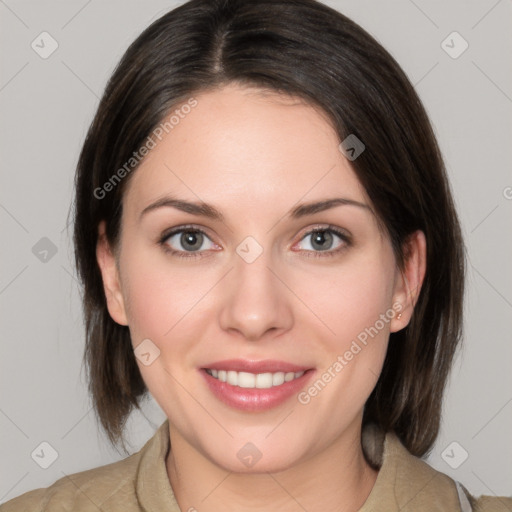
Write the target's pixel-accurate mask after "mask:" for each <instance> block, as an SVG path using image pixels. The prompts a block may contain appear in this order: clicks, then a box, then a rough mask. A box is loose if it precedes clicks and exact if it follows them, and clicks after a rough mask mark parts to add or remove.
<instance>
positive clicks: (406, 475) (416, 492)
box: [0, 420, 512, 512]
mask: <svg viewBox="0 0 512 512" xmlns="http://www.w3.org/2000/svg"><path fill="white" fill-rule="evenodd" d="M362 445H363V449H364V451H365V453H366V455H367V457H368V458H369V459H370V460H372V461H374V462H375V463H376V464H377V465H378V466H379V467H380V470H379V474H378V476H377V480H376V482H375V485H374V487H373V489H372V491H371V493H370V495H369V496H368V499H367V500H366V502H365V503H364V505H363V507H362V508H361V509H360V511H359V512H381V511H382V512H432V511H439V512H454V511H458V512H460V511H462V512H469V511H471V510H473V511H475V512H484V511H485V512H512V498H506V497H501V498H500V497H490V496H482V497H480V498H479V499H474V498H473V497H471V496H470V495H469V494H468V492H467V490H466V489H464V488H463V487H462V486H461V485H460V484H459V483H457V482H455V481H454V480H452V479H451V478H449V477H448V476H446V475H444V474H443V473H440V472H438V471H435V470H434V469H433V468H431V467H430V466H429V465H428V464H427V463H426V462H425V461H423V460H421V459H419V458H417V457H414V456H413V455H411V454H410V453H409V452H408V451H407V449H406V448H405V447H404V446H403V445H402V444H401V442H400V440H399V439H398V437H397V436H396V435H395V434H393V433H388V434H386V436H385V438H384V435H383V434H382V433H381V432H379V431H378V430H377V429H376V428H375V427H374V426H371V425H370V426H366V427H365V429H364V432H363V439H362ZM168 450H169V422H168V420H166V421H165V422H164V423H163V424H162V425H161V426H160V428H159V429H158V430H157V432H156V433H155V435H154V436H153V437H152V438H151V439H149V441H148V442H147V443H146V444H145V445H144V446H143V447H142V449H141V450H140V451H138V452H137V453H134V454H133V455H131V456H129V457H127V458H126V459H124V460H121V461H119V462H115V463H113V464H108V465H106V466H101V467H98V468H95V469H90V470H88V471H82V472H80V473H74V474H72V475H69V476H66V477H63V478H61V479H60V480H58V481H57V482H55V483H54V484H53V485H51V486H50V487H47V488H44V489H36V490H33V491H29V492H27V493H25V494H22V495H21V496H19V497H17V498H14V499H12V500H10V501H8V502H7V503H4V504H3V505H0V512H43V511H44V512H62V511H73V512H98V511H100V510H101V511H103V512H114V511H115V512H140V511H144V512H181V511H180V508H179V507H178V504H177V502H176V499H175V497H174V494H173V490H172V487H171V485H170V482H169V478H168V476H167V471H166V466H165V460H166V456H167V453H168ZM471 505H472V506H473V508H471ZM183 512H186V511H183Z"/></svg>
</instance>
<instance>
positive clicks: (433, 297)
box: [74, 0, 465, 456]
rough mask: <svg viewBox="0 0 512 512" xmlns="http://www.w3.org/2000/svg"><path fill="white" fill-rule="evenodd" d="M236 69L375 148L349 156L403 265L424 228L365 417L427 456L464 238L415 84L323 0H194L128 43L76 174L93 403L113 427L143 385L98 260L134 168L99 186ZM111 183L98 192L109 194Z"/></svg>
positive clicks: (448, 356)
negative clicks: (412, 287)
mask: <svg viewBox="0 0 512 512" xmlns="http://www.w3.org/2000/svg"><path fill="white" fill-rule="evenodd" d="M231 82H236V83H238V84H241V85H250V86H257V87H260V88H263V89H268V90H271V91H276V92H285V93H288V94H292V95H295V96H297V97H300V98H302V99H305V100H306V101H308V102H309V104H312V105H315V106H317V107H320V108H321V109H322V111H323V112H325V113H326V114H327V116H328V118H329V119H330V120H331V121H332V123H333V126H334V127H335V129H336V130H337V133H338V135H339V138H340V141H343V140H344V139H345V138H346V137H347V136H348V135H349V134H355V135H356V136H357V137H358V138H359V139H360V140H361V141H363V143H364V144H365V146H366V150H365V151H364V152H363V153H362V154H361V155H360V156H359V157H358V158H357V159H356V160H354V161H353V162H352V167H353V169H354V171H355V172H356V174H357V176H358V178H359V180H360V181H361V183H362V185H363V186H364V188H365V189H366V192H367V194H368V196H369V198H370V200H371V202H372V206H373V209H374V211H375V212H376V214H377V216H378V218H379V220H380V222H381V223H382V224H383V226H384V227H385V230H386V232H387V234H388V235H389V238H390V240H391V243H392V246H393V250H394V253H395V257H396V260H397V263H398V265H399V266H400V268H403V263H404V258H405V257H406V255H404V246H405V245H404V242H405V241H406V240H407V237H408V235H410V234H411V233H412V232H414V231H415V230H422V231H423V232H424V233H425V236H426V241H427V270H426V275H425V279H424V282H423V287H422V289H421V293H420V295H419V297H418V301H417V304H416V307H415V310H414V314H413V316H412V319H411V321H410V323H409V325H408V326H407V327H406V328H405V329H403V330H401V331H399V332H397V333H392V334H391V337H390V343H389V348H388V352H387V355H386V360H385V362H384V367H383V371H382V373H381V375H380V378H379V380H378V382H377V384H376V386H375V389H374V390H373V392H372V393H371V395H370V397H369V398H368V401H367V403H366V405H365V410H364V416H363V424H366V423H367V422H375V423H377V424H378V425H379V426H380V427H382V428H383V429H384V431H395V433H396V434H397V435H398V437H399V438H400V439H401V441H402V442H403V444H404V445H405V446H406V447H407V448H408V450H409V451H410V452H411V453H412V454H414V455H416V456H422V455H425V454H426V453H428V451H429V450H430V449H431V448H432V445H433V443H434V441H435V439H436V437H437V434H438V430H439V424H440V419H441V409H442V395H443V390H444V388H445V384H446V380H447V376H448V373H449V370H450V367H451V363H452V359H453V356H454V353H455V351H456V348H457V345H458V342H459V340H460V338H461V331H462V308H463V287H464V272H465V263H464V256H465V255H464V247H463V242H462V237H461V231H460V227H459V222H458V219H457V215H456V211H455V208H454V204H453V200H452V197H451V193H450V186H449V183H448V181H447V177H446V171H445V168H444V164H443V161H442V157H441V154H440V151H439V148H438V145H437V142H436V139H435V136H434V134H433V131H432V128H431V125H430V122H429V119H428V117H427V114H426V112H425V110H424V108H423V106H422V104H421V101H420V99H419V98H418V96H417V94H416V92H415V91H414V88H413V86H412V85H411V83H410V82H409V80H408V79H407V77H406V76H405V74H404V72H403V71H402V70H401V69H400V67H399V65H398V64H397V63H396V61H395V60H394V59H393V58H392V57H391V55H390V54H389V53H388V52H387V51H386V50H384V49H383V48H382V46H381V45H380V44H379V43H378V42H377V41H376V40H375V39H374V38H373V37H371V36H370V35H369V34H368V33H367V32H365V31H364V30H363V29H362V28H361V27H359V26H358V25H357V24H356V23H354V22H353V21H351V20H350V19H348V18H347V17H345V16H343V15H342V14H340V13H338V12H337V11H335V10H333V9H331V8H329V7H327V6H325V5H323V4H321V3H319V2H316V1H314V0H259V1H258V2H247V1H244V0H191V1H189V2H187V3H185V4H183V5H181V6H180V7H178V8H176V9H174V10H172V11H170V12H169V13H167V14H165V15H164V16H162V17H161V18H160V19H158V20H156V21H155V22H154V23H153V24H152V25H150V26H149V27H148V28H147V29H146V30H144V32H143V33H142V34H141V35H140V36H139V37H138V38H137V39H136V40H135V41H134V42H133V43H132V44H131V46H130V47H129V48H128V50H127V51H126V53H125V55H124V56H123V58H122V59H121V61H120V63H119V64H118V66H117V68H116V69H115V71H114V73H113V75H112V77H111V79H110V81H109V82H108V84H107V87H106V90H105V93H104V95H103V98H102V99H101V102H100V104H99V107H98V110H97V113H96V115H95V118H94V120H93V122H92V124H91V127H90V129H89V131H88V134H87V137H86V140H85V142H84V145H83V148H82V151H81V154H80V158H79V162H78V166H77V174H76V198H75V224H74V243H75V251H76V264H77V268H78V273H79V276H80V279H81V281H82V283H83V285H84V289H83V307H84V314H85V324H86V347H85V354H84V361H85V364H86V367H87V370H88V374H89V389H90V392H91V394H92V398H93V402H94V406H95V410H96V414H97V416H98V418H99V420H100V422H101V424H102V426H103V428H104V429H105V431H106V433H107V435H108V436H109V439H110V441H111V442H112V443H113V444H115V443H117V442H119V441H123V435H122V434H123V428H124V424H125V421H126V419H127V417H128V415H129V413H130V412H131V411H132V409H133V408H134V407H137V408H138V407H139V404H140V400H141V399H142V398H143V397H144V395H145V393H146V392H147V389H146V386H145V384H144V382H143V380H142V377H141V375H140V372H139V369H138V366H137V364H136V361H135V357H134V354H133V350H132V345H131V342H130V333H129V330H128V328H127V327H125V326H121V325H118V324H116V323H115V322H114V321H113V320H112V319H111V317H110V316H109V313H108V310H107V307H106V301H105V296H104V291H103V286H102V279H101V274H100V271H99V267H98V264H97V261H96V253H95V249H96V242H97V237H98V224H99V222H100V221H101V220H105V221H106V233H107V238H108V241H109V242H110V244H111V245H112V246H113V247H116V244H117V242H118V238H119V227H120V219H121V214H122V197H123V190H124V188H125V187H126V184H127V182H128V181H129V179H130V176H131V175H132V174H133V172H135V171H133V172H131V173H130V175H128V176H126V177H125V178H124V179H123V180H121V181H120V182H119V183H118V184H117V185H116V186H115V187H112V188H113V190H111V191H110V192H108V194H104V195H105V197H101V198H99V195H100V194H98V192H97V191H98V190H100V189H101V187H102V186H103V185H104V184H105V183H106V182H108V181H109V180H111V179H112V177H113V176H114V174H115V173H116V172H117V171H118V169H120V168H121V167H122V166H123V165H124V164H125V163H126V162H127V161H129V159H130V157H131V156H132V154H133V152H134V151H137V150H138V148H140V147H141V146H142V144H143V143H144V142H145V140H146V139H147V137H148V136H149V135H150V134H151V132H152V130H153V129H154V128H155V127H156V126H157V125H158V124H159V123H160V122H161V121H162V119H163V118H164V117H165V116H166V115H167V114H168V113H169V111H170V110H171V109H172V108H175V106H176V105H178V104H179V103H181V102H183V101H186V99H187V98H190V96H191V95H193V94H198V93H199V92H202V91H206V90H212V89H215V88H217V87H220V86H222V85H223V84H227V83H231ZM102 195H103V194H102Z"/></svg>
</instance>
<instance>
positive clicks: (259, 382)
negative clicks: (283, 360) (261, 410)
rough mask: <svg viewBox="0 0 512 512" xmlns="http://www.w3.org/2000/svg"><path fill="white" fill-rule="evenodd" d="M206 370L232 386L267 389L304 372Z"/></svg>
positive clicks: (300, 375)
mask: <svg viewBox="0 0 512 512" xmlns="http://www.w3.org/2000/svg"><path fill="white" fill-rule="evenodd" d="M206 372H207V373H208V374H209V375H211V376H212V377H215V378H216V379H218V380H220V381H221V382H227V383H228V384H231V385H232V386H238V387H241V388H249V389H254V388H256V389H268V388H271V387H274V386H280V385H281V384H284V383H285V382H290V381H291V380H293V379H298V378H299V377H302V375H304V372H303V371H302V372H295V373H294V372H287V373H285V372H276V373H249V372H235V371H232V370H229V371H226V370H210V369H207V370H206Z"/></svg>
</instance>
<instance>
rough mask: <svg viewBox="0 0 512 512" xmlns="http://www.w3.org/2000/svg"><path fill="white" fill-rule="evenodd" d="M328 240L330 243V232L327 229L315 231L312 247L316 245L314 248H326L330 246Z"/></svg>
mask: <svg viewBox="0 0 512 512" xmlns="http://www.w3.org/2000/svg"><path fill="white" fill-rule="evenodd" d="M326 242H327V243H326ZM329 242H331V243H332V234H331V233H329V232H328V231H316V232H315V234H314V235H313V244H312V245H313V247H315V245H317V247H315V248H316V249H319V250H327V249H328V248H329V247H330V246H331V244H330V243H329Z"/></svg>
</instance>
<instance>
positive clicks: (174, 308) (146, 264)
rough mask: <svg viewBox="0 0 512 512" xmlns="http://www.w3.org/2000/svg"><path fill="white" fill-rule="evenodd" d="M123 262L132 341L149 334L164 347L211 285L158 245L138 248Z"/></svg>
mask: <svg viewBox="0 0 512 512" xmlns="http://www.w3.org/2000/svg"><path fill="white" fill-rule="evenodd" d="M126 254H133V255H134V256H133V257H127V258H125V260H124V261H123V262H122V265H123V267H122V268H123V270H124V272H123V282H124V283H125V285H126V286H125V289H124V292H125V298H126V301H127V314H128V321H129V325H130V331H131V333H132V343H133V344H134V345H137V344H138V343H140V341H141V340H142V339H145V338H149V339H151V340H152V341H153V342H154V343H155V344H156V345H157V346H159V347H160V348H161V349H163V348H164V345H165V344H168V342H169V340H173V346H175V345H176V341H178V340H177V339H176V333H177V332H179V331H180V330H181V329H183V326H184V325H185V324H187V328H188V327H190V323H189V320H190V318H191V317H193V316H195V315H197V312H198V311H200V310H201V305H200V301H201V299H202V298H203V297H204V296H205V295H206V294H207V292H208V290H209V289H210V288H211V284H210V283H209V280H208V279H207V278H206V279H205V275H204V273H200V272H194V271H193V270H192V269H191V267H190V266H187V267H186V266H185V265H183V266H180V264H176V263H171V262H170V261H169V259H168V258H167V256H166V255H165V254H158V251H155V249H154V248H153V249H150V250H144V249H140V248H139V249H138V250H134V251H132V252H130V251H129V250H127V251H126Z"/></svg>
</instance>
